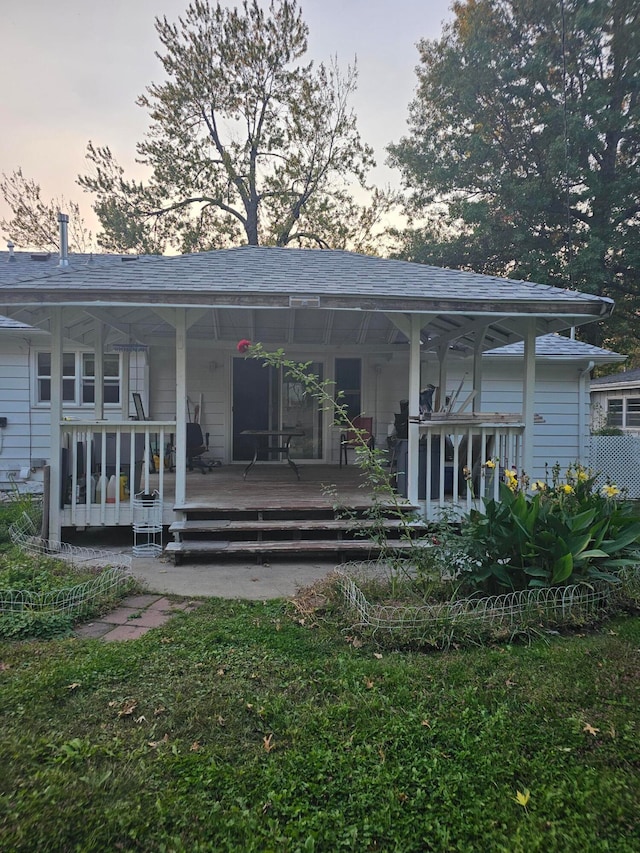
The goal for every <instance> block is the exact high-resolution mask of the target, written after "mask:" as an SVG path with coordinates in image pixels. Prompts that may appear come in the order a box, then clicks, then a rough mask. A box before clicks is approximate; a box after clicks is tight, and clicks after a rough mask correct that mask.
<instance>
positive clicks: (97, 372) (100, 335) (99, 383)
mask: <svg viewBox="0 0 640 853" xmlns="http://www.w3.org/2000/svg"><path fill="white" fill-rule="evenodd" d="M95 329H96V331H95V340H96V344H95V354H94V360H93V370H94V375H93V379H94V385H95V388H94V397H93V400H94V412H95V417H96V420H97V421H103V420H104V323H103V322H102V320H96V326H95ZM117 473H118V472H117V471H116V474H117Z"/></svg>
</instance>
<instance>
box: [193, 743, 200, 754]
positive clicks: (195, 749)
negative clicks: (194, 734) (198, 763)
mask: <svg viewBox="0 0 640 853" xmlns="http://www.w3.org/2000/svg"><path fill="white" fill-rule="evenodd" d="M199 749H200V744H199V743H198V741H197V740H194V742H193V743H192V744H191V752H197V751H198V750H199Z"/></svg>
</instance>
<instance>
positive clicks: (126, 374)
mask: <svg viewBox="0 0 640 853" xmlns="http://www.w3.org/2000/svg"><path fill="white" fill-rule="evenodd" d="M137 358H138V356H136V359H137ZM120 362H121V364H120V370H121V371H122V377H121V381H120V394H121V397H120V405H121V406H122V420H123V421H126V420H128V419H129V398H130V397H131V353H130V352H129V351H128V350H125V352H123V353H121V355H120ZM147 417H149V415H148V414H147Z"/></svg>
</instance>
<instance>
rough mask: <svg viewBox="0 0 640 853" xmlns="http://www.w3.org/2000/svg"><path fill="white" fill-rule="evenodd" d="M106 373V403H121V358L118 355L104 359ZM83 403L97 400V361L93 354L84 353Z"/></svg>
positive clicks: (104, 357) (111, 355)
mask: <svg viewBox="0 0 640 853" xmlns="http://www.w3.org/2000/svg"><path fill="white" fill-rule="evenodd" d="M102 364H103V371H104V386H103V387H104V402H105V403H115V404H117V403H119V402H120V356H119V355H117V353H113V354H107V355H104V356H103V357H102ZM81 387H82V403H83V404H84V403H95V400H96V359H95V355H94V354H93V353H92V352H83V353H82V382H81Z"/></svg>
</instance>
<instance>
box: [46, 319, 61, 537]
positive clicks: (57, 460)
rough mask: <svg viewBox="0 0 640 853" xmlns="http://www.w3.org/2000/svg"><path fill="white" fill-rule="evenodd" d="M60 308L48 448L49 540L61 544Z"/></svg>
mask: <svg viewBox="0 0 640 853" xmlns="http://www.w3.org/2000/svg"><path fill="white" fill-rule="evenodd" d="M62 348H63V342H62V309H61V308H52V310H51V394H50V398H51V400H50V419H51V421H50V425H49V426H50V433H49V434H50V446H49V448H50V449H49V539H50V540H51V541H52V542H60V536H61V534H62V530H61V517H60V509H61V506H60V505H61V501H62V497H61V496H62V464H61V462H62V430H61V428H60V422H61V421H62Z"/></svg>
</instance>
